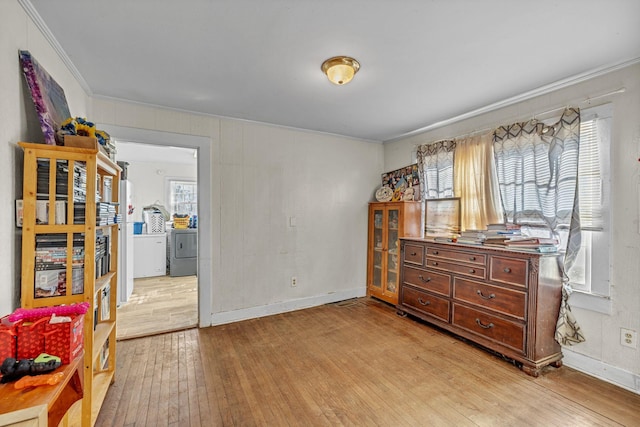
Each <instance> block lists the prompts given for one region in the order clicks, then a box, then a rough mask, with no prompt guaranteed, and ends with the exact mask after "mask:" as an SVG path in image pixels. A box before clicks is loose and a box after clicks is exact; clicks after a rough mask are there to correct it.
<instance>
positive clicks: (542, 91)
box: [384, 58, 640, 143]
mask: <svg viewBox="0 0 640 427" xmlns="http://www.w3.org/2000/svg"><path fill="white" fill-rule="evenodd" d="M638 63H640V58H633V59H630V60H627V61H623V62H620V63H617V64H613V65H606V66H603V67H600V68H596V69H594V70H591V71H587V72H584V73H581V74H577V75H575V76H571V77H568V78H566V79H562V80H558V81H557V82H554V83H551V84H548V85H545V86H541V87H539V88H536V89H533V90H530V91H528V92H524V93H521V94H520V95H516V96H513V97H511V98H507V99H504V100H502V101H498V102H495V103H493V104H489V105H487V106H484V107H481V108H478V109H475V110H472V111H469V112H467V113H464V114H460V115H458V116H455V117H452V118H450V119H447V120H442V121H440V122H436V123H432V124H430V125H428V126H425V127H422V128H420V129H416V130H413V131H410V132H407V133H405V134H402V135H400V136H397V137H394V138H392V139H389V140H386V141H384V142H385V143H387V142H394V141H399V140H401V139H405V138H409V137H411V136H415V135H419V134H421V133H424V132H427V131H430V130H433V129H437V128H441V127H443V126H448V125H451V124H454V123H457V122H460V121H462V120H466V119H470V118H472V117H476V116H479V115H481V114H485V113H490V112H492V111H495V110H499V109H500V108H504V107H508V106H511V105H514V104H517V103H519V102H523V101H528V100H530V99H533V98H535V97H537V96H540V95H546V94H548V93H551V92H555V91H557V90H560V89H563V88H566V87H569V86H573V85H575V84H577V83H582V82H584V81H586V80H590V79H593V78H595V77H599V76H602V75H605V74H609V73H611V72H613V71H617V70H620V69H623V68H626V67H630V66H632V65H635V64H638Z"/></svg>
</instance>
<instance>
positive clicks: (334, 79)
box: [322, 56, 360, 85]
mask: <svg viewBox="0 0 640 427" xmlns="http://www.w3.org/2000/svg"><path fill="white" fill-rule="evenodd" d="M359 69H360V63H359V62H358V61H356V60H355V59H353V58H349V57H348V56H334V57H333V58H329V59H327V60H326V61H324V62H323V63H322V71H323V72H324V73H325V74H326V75H327V78H328V79H329V81H330V82H331V83H333V84H336V85H344V84H347V83H349V82H350V81H351V79H352V78H353V76H354V75H355V74H356V73H357V72H358V70H359Z"/></svg>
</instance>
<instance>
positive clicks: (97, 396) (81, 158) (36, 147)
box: [19, 142, 120, 426]
mask: <svg viewBox="0 0 640 427" xmlns="http://www.w3.org/2000/svg"><path fill="white" fill-rule="evenodd" d="M19 145H20V146H21V147H22V148H23V150H24V185H23V202H22V203H23V205H22V209H23V220H22V277H21V279H22V295H21V305H22V307H25V308H35V307H46V306H54V305H60V304H67V305H68V304H73V303H80V302H87V303H89V305H90V308H89V310H88V312H87V314H86V315H85V318H84V364H83V376H84V386H83V388H84V397H83V399H82V415H81V417H82V426H93V425H94V424H95V421H96V418H97V416H98V412H99V411H100V407H101V406H102V402H103V400H104V397H105V395H106V393H107V389H108V388H109V386H110V385H111V384H112V383H113V381H114V374H115V367H116V363H115V361H116V303H117V295H116V293H117V288H118V286H117V278H118V273H117V265H118V264H117V260H118V224H115V223H110V224H109V225H98V224H99V221H98V215H99V212H98V211H97V203H98V202H104V203H111V204H112V205H115V206H116V211H117V210H118V206H117V202H118V196H119V195H118V190H119V188H120V185H119V181H120V168H119V167H118V165H117V164H116V163H115V162H113V161H111V160H110V159H109V158H108V157H107V156H106V155H105V154H103V153H102V152H100V151H99V150H98V149H97V148H72V147H60V146H52V145H45V144H33V143H26V142H20V143H19ZM38 168H42V170H41V173H40V174H38ZM47 169H48V170H47ZM43 171H44V172H46V173H43ZM78 171H80V172H78ZM84 171H86V175H85V173H84ZM45 177H46V179H45ZM108 184H110V187H109V185H108ZM105 187H109V188H110V191H108V190H109V188H105ZM101 196H102V197H104V196H106V197H108V198H109V200H106V199H104V198H103V199H102V200H100V198H101ZM46 202H48V206H49V207H55V208H49V209H45V211H44V212H45V214H44V215H45V220H44V221H43V218H42V215H43V214H42V211H43V206H44V205H46ZM56 202H57V203H56ZM37 210H39V211H40V212H38V215H37V214H36V211H37ZM78 210H80V211H83V212H84V218H82V220H80V218H81V217H82V215H80V216H78ZM110 222H113V221H110ZM52 235H53V236H57V238H58V239H61V238H63V236H64V238H63V240H64V241H65V247H66V249H63V250H62V254H60V253H56V254H55V257H56V259H57V260H58V261H59V259H61V258H64V259H66V261H65V263H64V264H65V265H64V267H63V268H62V270H57V271H58V273H55V272H54V273H51V272H48V274H47V275H44V276H43V275H42V264H43V263H42V256H41V255H40V258H38V259H39V260H40V261H39V263H38V262H36V259H37V256H38V254H41V253H42V251H41V250H40V252H36V251H37V250H38V246H37V244H36V242H37V241H42V240H43V239H47V238H50V236H52ZM101 235H102V236H108V245H107V246H108V249H107V250H108V252H109V262H108V271H106V272H105V271H104V270H107V268H106V267H103V269H102V270H101V271H97V270H98V269H99V259H98V258H97V254H96V248H97V245H96V241H97V238H98V237H99V236H101ZM80 242H82V247H83V250H82V251H80V250H79V247H80ZM58 252H60V251H58ZM74 254H75V259H74ZM68 260H72V262H68ZM102 261H104V258H103V259H102ZM80 267H82V268H83V271H82V273H81V274H79V273H78V269H79V268H80ZM74 271H75V272H76V274H75V275H74ZM102 273H105V274H102ZM55 274H57V275H58V276H57V277H58V279H57V280H58V285H57V287H55V283H46V282H47V280H46V279H47V278H48V279H49V282H51V280H50V279H51V277H52V275H53V277H55ZM80 279H81V280H80ZM107 304H108V306H107ZM105 355H107V357H105Z"/></svg>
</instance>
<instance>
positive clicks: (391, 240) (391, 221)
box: [384, 209, 400, 294]
mask: <svg viewBox="0 0 640 427" xmlns="http://www.w3.org/2000/svg"><path fill="white" fill-rule="evenodd" d="M399 218H400V211H399V210H398V209H389V210H388V211H387V251H386V257H387V277H386V278H385V281H384V284H385V292H388V293H392V294H395V293H396V292H397V290H398V264H399V263H398V253H399V250H398V244H399V241H398V237H399V236H398V222H399Z"/></svg>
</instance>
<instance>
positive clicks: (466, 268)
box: [425, 255, 487, 279]
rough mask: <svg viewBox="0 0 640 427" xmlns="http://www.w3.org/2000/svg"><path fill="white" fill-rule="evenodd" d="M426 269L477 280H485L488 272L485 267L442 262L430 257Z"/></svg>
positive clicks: (427, 259)
mask: <svg viewBox="0 0 640 427" xmlns="http://www.w3.org/2000/svg"><path fill="white" fill-rule="evenodd" d="M425 267H428V268H430V269H438V270H446V271H450V272H452V273H459V274H464V275H466V276H471V277H475V278H477V279H485V278H486V274H487V270H486V269H485V268H484V267H483V266H478V265H469V264H462V263H455V262H448V261H442V260H440V259H436V258H432V257H430V256H429V255H427V258H426V262H425Z"/></svg>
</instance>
